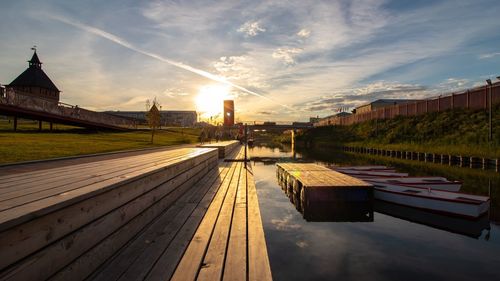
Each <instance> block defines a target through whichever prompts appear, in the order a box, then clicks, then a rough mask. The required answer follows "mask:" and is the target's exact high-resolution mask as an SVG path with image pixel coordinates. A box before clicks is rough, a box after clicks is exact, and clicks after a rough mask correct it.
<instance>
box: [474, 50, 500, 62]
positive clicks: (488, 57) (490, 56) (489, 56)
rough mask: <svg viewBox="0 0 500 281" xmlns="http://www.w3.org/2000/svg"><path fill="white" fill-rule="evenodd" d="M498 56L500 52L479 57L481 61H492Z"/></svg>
mask: <svg viewBox="0 0 500 281" xmlns="http://www.w3.org/2000/svg"><path fill="white" fill-rule="evenodd" d="M496 56H500V52H496V53H488V54H482V55H480V56H479V59H482V60H483V59H490V58H493V57H496Z"/></svg>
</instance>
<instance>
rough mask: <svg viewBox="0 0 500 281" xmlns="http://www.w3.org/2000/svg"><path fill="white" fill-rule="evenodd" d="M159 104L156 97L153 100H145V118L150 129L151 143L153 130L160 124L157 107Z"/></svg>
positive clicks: (153, 134)
mask: <svg viewBox="0 0 500 281" xmlns="http://www.w3.org/2000/svg"><path fill="white" fill-rule="evenodd" d="M159 106H160V104H159V102H158V100H156V97H155V98H154V99H153V101H150V100H146V110H147V113H146V120H147V121H148V126H149V128H150V129H151V143H153V140H154V136H155V131H156V129H157V128H158V127H160V124H161V114H160V110H158V107H159Z"/></svg>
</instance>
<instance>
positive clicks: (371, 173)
mask: <svg viewBox="0 0 500 281" xmlns="http://www.w3.org/2000/svg"><path fill="white" fill-rule="evenodd" d="M334 170H336V171H338V172H340V173H344V174H347V175H352V176H354V177H357V176H367V177H368V176H369V177H407V176H408V173H398V172H396V171H395V170H391V171H387V170H379V171H377V170H347V169H344V170H343V169H337V168H334Z"/></svg>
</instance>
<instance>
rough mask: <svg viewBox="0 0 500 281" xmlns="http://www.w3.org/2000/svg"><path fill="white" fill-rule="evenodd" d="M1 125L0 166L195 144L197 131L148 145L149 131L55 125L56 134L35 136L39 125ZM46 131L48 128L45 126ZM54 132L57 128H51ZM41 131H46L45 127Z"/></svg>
mask: <svg viewBox="0 0 500 281" xmlns="http://www.w3.org/2000/svg"><path fill="white" fill-rule="evenodd" d="M10 125H11V124H8V123H7V122H6V120H1V121H0V163H11V162H19V161H28V160H39V159H49V158H57V157H66V156H76V155H84V154H93V153H102V152H111V151H119V150H129V149H140V148H148V147H160V146H168V145H176V144H186V143H195V142H197V141H198V135H196V134H195V133H196V129H189V130H188V129H186V130H188V131H189V132H190V133H189V134H188V133H184V134H183V133H182V132H180V131H177V129H179V128H176V129H175V130H161V131H157V133H156V134H155V139H154V144H151V143H150V139H151V133H150V132H149V131H128V132H113V131H109V132H97V131H89V130H85V129H80V128H76V127H71V126H64V125H57V130H54V131H52V132H49V131H47V130H45V131H42V132H38V131H37V130H38V123H35V122H20V123H19V127H18V128H19V131H18V132H13V131H12V129H11V128H12V127H11V126H10ZM47 128H48V125H47ZM54 128H56V127H54ZM44 129H46V126H45V123H44Z"/></svg>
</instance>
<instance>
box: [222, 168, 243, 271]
mask: <svg viewBox="0 0 500 281" xmlns="http://www.w3.org/2000/svg"><path fill="white" fill-rule="evenodd" d="M238 177H239V182H238V184H237V188H238V193H237V196H236V204H235V206H234V215H233V219H232V221H231V235H230V236H229V243H228V246H227V254H226V260H225V264H224V275H223V278H222V279H223V280H246V279H247V177H246V170H245V169H241V171H240V174H239V175H238Z"/></svg>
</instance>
